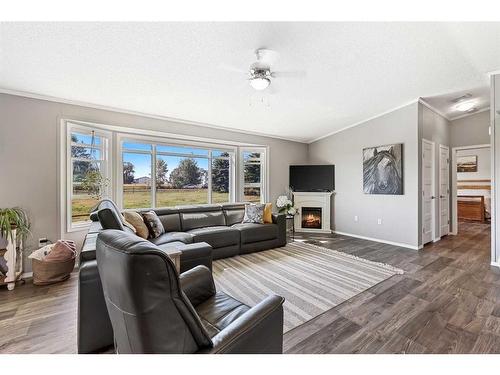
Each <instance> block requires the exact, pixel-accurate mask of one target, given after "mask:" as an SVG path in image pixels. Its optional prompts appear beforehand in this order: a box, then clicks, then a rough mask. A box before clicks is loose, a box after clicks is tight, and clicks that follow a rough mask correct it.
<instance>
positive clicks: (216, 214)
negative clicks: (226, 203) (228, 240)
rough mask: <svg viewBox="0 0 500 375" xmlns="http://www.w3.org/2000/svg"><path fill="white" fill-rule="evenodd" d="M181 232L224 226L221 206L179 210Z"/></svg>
mask: <svg viewBox="0 0 500 375" xmlns="http://www.w3.org/2000/svg"><path fill="white" fill-rule="evenodd" d="M179 212H180V217H181V225H182V230H183V231H184V232H187V231H189V230H191V229H196V228H203V227H214V226H220V225H226V220H225V218H224V213H223V212H222V207H221V206H214V205H210V206H193V207H191V206H187V207H180V208H179Z"/></svg>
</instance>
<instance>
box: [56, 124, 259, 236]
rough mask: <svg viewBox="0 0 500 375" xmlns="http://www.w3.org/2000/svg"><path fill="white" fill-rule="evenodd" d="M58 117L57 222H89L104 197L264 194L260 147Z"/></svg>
mask: <svg viewBox="0 0 500 375" xmlns="http://www.w3.org/2000/svg"><path fill="white" fill-rule="evenodd" d="M63 125H64V126H62V129H64V133H61V134H62V136H61V139H62V140H63V141H62V142H61V155H64V154H65V155H66V158H64V157H62V158H61V163H60V167H61V191H62V192H64V191H65V192H66V195H65V196H64V195H61V197H60V201H61V228H62V230H64V229H66V231H68V232H69V231H77V230H83V229H85V228H87V227H88V226H89V224H90V220H89V214H90V212H91V210H92V209H93V208H94V206H95V205H96V204H97V203H98V202H99V200H100V199H102V198H112V199H113V200H115V202H116V203H117V205H118V206H119V207H120V208H123V209H141V208H159V207H174V206H180V205H189V204H205V203H229V202H235V201H247V202H263V201H264V200H265V199H266V189H267V181H266V148H265V147H254V146H252V147H247V146H244V145H225V144H217V143H209V142H208V141H207V142H206V143H205V142H204V141H203V140H199V139H196V140H195V139H193V140H182V141H181V140H179V139H177V138H175V137H174V138H166V137H162V136H160V135H158V134H156V133H152V132H151V134H148V132H147V131H146V132H144V131H139V130H137V129H130V128H120V127H116V126H107V125H99V124H90V123H83V122H80V121H70V120H64V121H63ZM144 133H146V134H144ZM236 161H237V162H236Z"/></svg>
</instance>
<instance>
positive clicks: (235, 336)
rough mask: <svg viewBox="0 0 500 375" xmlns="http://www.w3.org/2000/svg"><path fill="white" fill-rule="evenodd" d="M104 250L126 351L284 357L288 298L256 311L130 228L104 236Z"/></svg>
mask: <svg viewBox="0 0 500 375" xmlns="http://www.w3.org/2000/svg"><path fill="white" fill-rule="evenodd" d="M96 247H97V264H98V268H99V274H100V275H101V280H102V285H103V290H104V296H105V300H106V305H107V309H108V312H109V316H110V318H111V323H112V326H113V332H114V337H115V347H116V350H117V352H118V353H281V352H282V348H283V302H284V299H283V298H282V297H279V296H276V295H273V296H269V297H267V298H266V299H265V300H263V301H262V302H260V303H259V304H258V305H256V306H254V307H252V308H249V307H248V306H246V305H244V304H243V303H241V302H239V301H237V300H235V299H233V298H232V297H230V296H228V295H227V294H225V293H222V292H216V290H215V284H214V281H213V278H212V274H211V272H210V271H209V269H208V268H207V267H205V266H197V267H195V268H193V269H191V270H189V271H187V272H184V273H183V274H181V275H180V276H179V275H178V274H177V271H176V270H175V266H174V264H173V262H172V261H171V259H170V258H169V257H168V256H167V255H166V254H165V253H164V252H162V250H161V249H160V248H158V247H157V246H155V245H154V244H152V243H151V242H149V241H146V240H143V239H141V238H139V237H137V236H134V235H131V234H124V232H122V231H117V230H105V231H103V232H101V233H100V234H99V236H98V238H97V245H96Z"/></svg>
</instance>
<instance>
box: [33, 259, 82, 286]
mask: <svg viewBox="0 0 500 375" xmlns="http://www.w3.org/2000/svg"><path fill="white" fill-rule="evenodd" d="M75 259H76V258H71V259H68V260H63V261H60V262H44V261H41V260H37V259H33V260H32V261H33V263H32V265H33V284H35V285H49V284H54V283H58V282H61V281H64V280H67V279H69V276H70V273H71V272H72V271H73V268H74V267H75Z"/></svg>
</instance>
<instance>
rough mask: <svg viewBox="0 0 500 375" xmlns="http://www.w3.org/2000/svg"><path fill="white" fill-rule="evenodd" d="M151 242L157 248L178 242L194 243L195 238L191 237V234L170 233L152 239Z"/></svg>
mask: <svg viewBox="0 0 500 375" xmlns="http://www.w3.org/2000/svg"><path fill="white" fill-rule="evenodd" d="M149 241H151V242H152V243H154V244H155V245H157V246H159V245H163V244H166V243H170V242H177V241H178V242H181V243H183V244H186V243H192V242H193V236H191V235H190V234H189V233H184V232H168V233H163V234H161V235H160V236H158V237H156V238H150V239H149Z"/></svg>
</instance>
